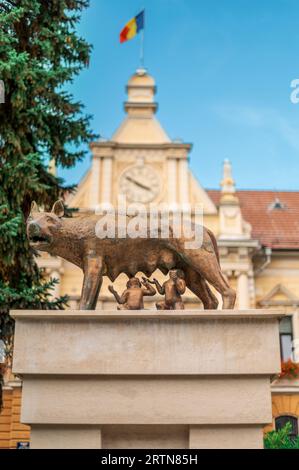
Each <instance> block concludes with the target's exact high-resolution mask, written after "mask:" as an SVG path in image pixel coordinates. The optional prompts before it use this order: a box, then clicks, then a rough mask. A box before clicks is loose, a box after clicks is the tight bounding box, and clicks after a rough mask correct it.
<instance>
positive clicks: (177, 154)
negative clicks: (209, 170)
mask: <svg viewBox="0 0 299 470" xmlns="http://www.w3.org/2000/svg"><path fill="white" fill-rule="evenodd" d="M126 92H127V101H126V102H125V103H124V110H125V113H126V115H125V118H124V120H123V122H122V123H121V125H120V126H119V128H118V129H117V130H116V132H115V133H114V135H113V136H112V137H111V140H103V139H102V140H99V141H97V142H93V143H92V144H91V146H90V148H91V152H92V162H91V166H90V169H89V170H88V172H87V173H86V174H85V176H84V177H83V178H82V180H81V181H80V183H79V185H78V189H77V191H76V192H75V193H74V194H73V195H70V196H69V197H68V198H67V200H66V203H67V204H68V206H70V207H74V208H79V210H80V211H81V212H89V211H90V212H94V210H95V209H96V208H97V207H98V205H99V204H102V203H106V204H107V203H108V204H113V205H114V206H116V205H117V203H118V196H119V195H123V196H124V197H125V198H126V200H127V201H128V202H129V203H143V204H147V205H149V204H160V203H167V204H170V205H175V204H190V205H191V206H192V207H194V206H195V205H201V206H202V209H203V222H204V224H205V225H206V226H207V227H208V228H210V229H211V230H212V231H213V232H214V234H215V235H216V237H217V240H218V246H219V252H220V260H221V266H222V270H223V272H224V274H225V275H226V276H227V278H228V280H229V283H230V284H231V285H232V287H234V288H235V289H236V291H237V305H236V308H238V309H251V308H269V309H273V308H274V309H276V308H278V309H283V310H285V311H286V312H287V316H286V317H285V318H284V319H283V320H282V321H281V324H280V345H281V358H282V362H283V374H282V376H281V377H279V378H274V380H273V383H272V406H273V423H272V426H268V427H267V430H269V429H271V427H272V428H276V429H279V428H280V427H282V426H283V425H284V424H285V423H286V422H287V421H290V422H291V424H292V434H293V435H297V434H298V417H299V379H298V378H291V375H292V372H291V371H290V369H292V367H293V363H295V362H299V235H298V234H299V191H298V192H288V191H260V190H259V191H256V190H246V191H245V190H241V191H238V190H237V189H236V185H235V181H234V179H233V173H232V165H231V163H230V162H229V161H228V160H225V161H224V164H223V169H222V177H221V183H220V187H219V189H217V190H208V189H205V188H203V187H202V186H201V184H200V182H199V181H197V180H196V179H195V178H194V176H193V175H192V172H191V171H190V168H189V165H188V161H189V153H190V150H191V144H189V143H184V142H182V141H180V140H171V139H170V138H169V136H168V135H167V133H166V131H165V130H164V129H163V128H162V126H161V125H160V123H159V121H158V120H157V118H156V112H157V109H158V105H157V103H156V101H155V94H156V85H155V80H154V79H153V78H152V77H151V76H150V75H149V74H148V73H147V71H146V70H144V69H139V70H137V71H136V73H135V74H134V75H133V76H132V77H131V78H130V80H129V81H128V84H127V87H126ZM205 164H206V165H208V164H209V162H207V161H206V162H205ZM53 171H55V169H54V170H53ZM257 171H258V168H257ZM219 175H221V169H220V168H219ZM266 177H267V175H265V178H266ZM248 186H250V181H248ZM38 262H39V264H40V266H41V267H42V268H44V269H45V270H46V272H47V274H48V275H49V276H50V277H54V278H56V279H58V280H59V281H60V282H59V284H57V287H56V291H55V292H54V295H55V296H58V295H62V294H68V295H69V297H70V302H69V307H70V308H73V309H76V308H77V307H78V302H79V298H80V292H81V286H82V279H83V276H82V272H81V270H80V269H79V268H77V267H76V266H74V265H72V264H70V263H68V262H67V261H64V260H62V259H59V258H53V257H50V256H48V255H44V256H42V257H41V258H39V260H38ZM140 274H141V273H140ZM156 277H158V278H160V279H162V278H163V275H162V274H161V273H157V275H156ZM126 279H127V278H126V276H125V275H121V276H119V278H118V279H117V280H116V282H115V283H114V286H115V287H116V289H117V290H118V291H119V292H121V291H122V290H124V288H125V283H126ZM109 283H111V282H110V281H109V280H108V279H105V280H104V283H103V287H102V290H101V295H100V297H99V301H98V305H97V308H98V309H111V308H113V309H114V308H116V305H115V301H114V298H112V295H111V294H110V292H109V291H108V289H107V286H108V284H109ZM216 295H218V294H217V293H216ZM218 297H219V296H218ZM157 299H159V297H158V296H157V297H151V298H150V301H149V302H148V303H147V304H146V308H150V307H154V304H155V302H156V301H157ZM184 300H185V303H186V308H190V309H195V308H201V304H200V301H199V300H198V299H197V298H195V297H194V295H193V294H192V293H191V292H187V294H186V295H185V298H184ZM219 303H220V305H219V306H220V308H221V300H220V298H219ZM260 360H261V361H262V360H263V358H262V357H261V358H260ZM244 373H246V371H244ZM4 399H5V403H4V405H5V406H4V409H3V412H2V414H1V416H0V448H1V447H16V446H17V445H18V443H19V445H21V443H22V442H26V441H28V440H29V430H28V427H27V426H24V425H22V424H20V402H21V382H20V380H17V379H14V380H13V381H12V380H10V381H8V382H7V383H6V385H5V394H4Z"/></svg>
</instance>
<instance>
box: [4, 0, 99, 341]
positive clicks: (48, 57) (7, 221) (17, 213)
mask: <svg viewBox="0 0 299 470" xmlns="http://www.w3.org/2000/svg"><path fill="white" fill-rule="evenodd" d="M88 3H89V2H88V1H86V0H2V1H1V4H0V79H1V80H3V82H4V86H5V103H4V104H0V339H3V340H4V341H5V344H6V345H9V344H11V339H12V335H13V322H12V320H11V318H10V317H9V315H8V312H9V309H11V308H14V309H18V308H19V309H21V308H42V309H57V308H63V306H64V305H65V302H66V298H62V299H54V300H53V299H52V298H51V295H50V294H51V289H52V288H53V282H46V281H45V279H44V276H43V273H41V272H40V271H39V269H38V268H37V265H36V263H35V259H34V253H33V252H32V250H31V248H30V246H29V244H28V241H27V238H26V233H25V222H26V219H27V217H28V214H29V211H30V205H31V201H32V200H35V201H37V203H38V204H39V205H42V206H43V207H44V208H45V209H47V208H49V207H51V206H52V204H53V202H54V201H55V200H56V199H57V198H58V197H61V196H63V194H64V192H65V191H69V190H71V189H72V188H67V187H64V186H63V181H62V180H61V179H60V178H57V177H56V176H55V175H53V174H51V172H49V170H48V166H49V161H50V160H51V161H54V162H55V163H56V165H59V166H61V167H71V166H73V165H74V164H75V163H76V162H77V161H78V160H80V159H81V158H83V156H84V155H85V152H84V151H83V150H81V149H82V144H86V143H87V142H89V141H90V140H91V139H93V138H94V137H95V136H94V135H93V134H92V132H91V131H90V128H89V127H90V116H86V115H84V113H83V106H82V104H81V103H79V102H76V101H75V100H74V99H73V97H72V95H71V94H70V93H68V92H66V91H65V86H66V85H67V84H68V83H70V82H72V80H73V79H74V77H75V76H76V75H78V74H79V73H80V71H81V70H82V69H83V68H84V67H86V66H87V65H88V63H89V56H90V52H91V46H90V45H89V44H87V42H86V41H85V40H84V39H82V38H81V37H80V36H79V35H78V33H77V32H76V26H77V23H78V21H79V20H80V17H81V14H82V10H83V9H84V8H86V7H87V6H88ZM8 349H9V348H8Z"/></svg>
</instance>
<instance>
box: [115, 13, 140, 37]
mask: <svg viewBox="0 0 299 470" xmlns="http://www.w3.org/2000/svg"><path fill="white" fill-rule="evenodd" d="M143 28H144V10H143V11H141V12H140V13H138V15H137V16H134V18H132V19H131V20H130V21H128V23H127V24H126V26H125V27H124V29H123V30H122V32H121V33H120V35H119V40H120V42H125V41H128V40H129V39H132V38H133V37H134V36H136V34H137V33H139V31H141V30H142V29H143Z"/></svg>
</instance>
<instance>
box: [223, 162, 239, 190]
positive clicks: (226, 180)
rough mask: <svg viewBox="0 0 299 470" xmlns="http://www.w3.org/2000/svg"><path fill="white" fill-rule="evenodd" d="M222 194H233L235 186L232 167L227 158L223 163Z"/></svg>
mask: <svg viewBox="0 0 299 470" xmlns="http://www.w3.org/2000/svg"><path fill="white" fill-rule="evenodd" d="M220 184H221V187H222V190H221V192H222V194H235V192H236V186H235V181H234V179H233V174H232V165H231V162H230V161H229V159H228V158H226V159H225V160H224V162H223V178H222V181H221V183H220Z"/></svg>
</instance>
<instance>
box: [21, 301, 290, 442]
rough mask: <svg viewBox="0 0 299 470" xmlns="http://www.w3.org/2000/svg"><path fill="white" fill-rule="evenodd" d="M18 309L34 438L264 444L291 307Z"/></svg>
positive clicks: (27, 416)
mask: <svg viewBox="0 0 299 470" xmlns="http://www.w3.org/2000/svg"><path fill="white" fill-rule="evenodd" d="M12 316H13V317H14V318H15V319H16V336H15V350H14V366H13V370H14V372H15V373H18V374H21V375H22V376H23V398H22V418H21V419H22V422H24V423H26V424H30V425H31V429H32V434H31V448H94V449H95V448H98V449H99V448H101V447H102V448H106V449H111V448H210V449H211V448H262V445H263V435H262V428H263V427H264V425H265V424H267V423H269V422H271V420H272V415H271V393H270V376H271V375H273V374H275V373H277V372H278V371H279V370H280V353H279V333H278V319H279V318H280V317H281V316H282V312H277V311H275V312H270V311H269V310H267V311H262V310H251V311H245V310H243V311H208V312H207V311H183V312H171V311H170V312H169V311H168V312H166V313H161V312H157V311H141V312H132V311H130V312H121V313H119V312H115V311H96V312H90V311H88V312H84V311H59V312H58V311H54V312H53V311H52V312H49V311H14V312H12Z"/></svg>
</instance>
